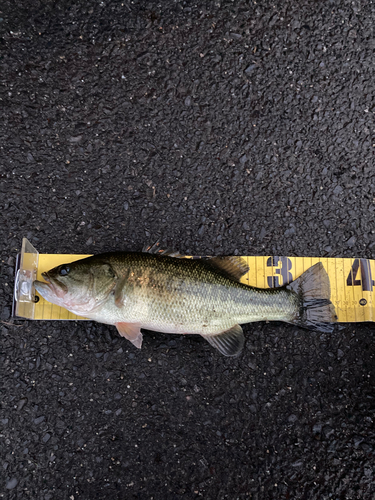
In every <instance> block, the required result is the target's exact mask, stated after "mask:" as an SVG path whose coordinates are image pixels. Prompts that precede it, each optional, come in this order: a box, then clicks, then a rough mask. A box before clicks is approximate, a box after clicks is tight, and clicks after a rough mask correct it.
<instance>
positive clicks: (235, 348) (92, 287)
mask: <svg viewBox="0 0 375 500" xmlns="http://www.w3.org/2000/svg"><path fill="white" fill-rule="evenodd" d="M147 250H148V251H142V252H113V253H103V254H98V255H94V256H91V257H87V258H84V259H80V260H77V261H75V262H71V263H69V264H62V265H59V266H57V267H55V268H53V269H51V270H50V271H48V272H45V273H43V274H42V276H43V278H44V281H35V282H34V287H35V289H36V291H37V292H38V293H39V294H40V295H41V296H42V297H43V298H44V299H45V300H47V301H49V302H52V303H53V304H56V305H58V306H62V307H64V308H66V309H68V311H71V312H72V313H74V314H77V315H80V316H84V317H86V318H88V319H91V320H95V321H98V322H100V323H105V324H108V325H115V326H116V328H117V330H118V332H119V334H120V335H121V336H123V337H125V338H126V339H128V340H129V341H130V342H132V344H133V345H134V346H135V347H137V348H141V346H142V340H143V336H142V332H141V329H147V330H153V331H156V332H163V333H177V334H197V335H201V336H202V337H203V338H204V339H205V340H207V341H208V342H209V343H210V344H211V345H212V346H213V347H215V348H216V349H217V350H218V351H219V352H220V353H222V354H223V355H225V356H238V355H239V354H240V353H241V351H242V349H243V346H244V341H245V339H244V334H243V330H242V327H241V326H240V325H242V324H246V323H251V322H256V321H267V322H269V321H284V322H287V323H291V324H293V325H297V326H299V327H303V328H306V329H310V330H317V331H321V332H332V331H333V328H334V323H335V322H336V321H337V316H336V313H335V308H334V306H333V304H332V302H331V301H330V282H329V277H328V274H327V272H326V271H325V269H324V266H323V265H322V264H321V263H318V264H315V265H314V266H312V267H310V268H309V269H307V270H306V271H305V272H304V273H303V274H302V275H301V276H300V277H299V278H297V279H296V280H294V281H292V282H291V283H289V284H287V285H285V286H283V287H279V288H273V289H272V288H271V289H261V288H255V287H252V286H249V285H246V284H244V283H241V282H240V280H241V277H242V276H243V275H244V274H245V273H247V272H248V270H249V267H248V265H247V263H246V261H245V260H244V259H243V258H241V257H237V256H224V257H211V258H202V259H190V258H185V256H182V255H180V254H179V253H177V252H173V251H171V250H160V249H159V248H158V247H155V245H153V246H152V247H148V249H147Z"/></svg>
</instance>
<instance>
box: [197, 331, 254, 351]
mask: <svg viewBox="0 0 375 500" xmlns="http://www.w3.org/2000/svg"><path fill="white" fill-rule="evenodd" d="M202 337H203V338H204V339H206V340H207V342H209V343H210V344H211V345H212V346H213V347H216V349H217V350H218V351H220V352H221V354H224V356H238V355H239V354H240V353H241V351H242V348H243V345H244V342H245V337H244V335H243V331H242V328H241V327H240V325H235V326H232V328H230V329H229V330H226V331H225V332H222V333H218V334H216V335H202Z"/></svg>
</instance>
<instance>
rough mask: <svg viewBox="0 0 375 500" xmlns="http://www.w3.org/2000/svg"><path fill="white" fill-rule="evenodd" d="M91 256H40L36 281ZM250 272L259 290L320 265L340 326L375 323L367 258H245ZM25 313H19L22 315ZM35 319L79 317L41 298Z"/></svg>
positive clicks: (374, 272)
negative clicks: (362, 322)
mask: <svg viewBox="0 0 375 500" xmlns="http://www.w3.org/2000/svg"><path fill="white" fill-rule="evenodd" d="M84 257H89V255H76V254H72V255H67V254H59V255H52V254H39V261H38V268H37V279H38V280H43V278H42V276H41V274H42V272H44V271H48V270H50V269H52V268H53V267H55V266H58V265H60V264H67V263H69V262H73V261H75V260H79V259H83V258H84ZM243 259H244V260H245V261H246V262H247V264H248V266H249V269H250V270H249V272H248V273H247V274H246V275H244V276H243V277H242V279H241V281H242V283H245V284H247V285H250V286H254V287H258V288H274V287H279V286H283V285H286V284H287V283H290V282H291V281H293V280H295V279H296V278H298V277H299V276H300V275H301V274H302V273H303V272H305V271H306V270H307V269H308V268H309V267H311V266H313V265H314V264H316V263H317V262H321V263H322V264H323V266H324V268H325V270H326V271H327V273H328V276H329V279H330V283H331V301H332V303H333V305H334V306H335V309H336V314H337V316H338V321H339V322H341V323H347V322H361V321H374V317H375V315H374V309H373V288H374V285H375V283H374V280H373V279H372V276H375V267H374V266H375V261H373V260H368V259H341V258H319V257H278V256H266V257H247V256H245V257H243ZM21 312H22V311H19V312H18V315H19V316H22V314H21ZM33 319H43V320H46V319H58V320H72V319H84V318H80V317H78V316H76V315H74V314H72V313H70V312H69V311H67V310H66V309H63V308H61V307H58V306H56V305H54V304H51V303H49V302H47V301H46V300H44V299H43V298H42V297H40V299H39V301H38V302H37V303H36V304H35V309H34V317H33Z"/></svg>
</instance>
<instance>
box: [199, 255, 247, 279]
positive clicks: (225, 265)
mask: <svg viewBox="0 0 375 500" xmlns="http://www.w3.org/2000/svg"><path fill="white" fill-rule="evenodd" d="M208 262H209V264H210V265H211V266H213V267H215V268H216V269H219V270H220V271H221V272H222V273H223V274H224V275H225V276H227V277H228V278H231V279H233V280H236V281H240V279H241V278H242V276H243V275H244V274H246V273H247V272H248V271H249V266H248V265H247V262H246V261H245V260H244V259H243V258H242V257H236V256H234V255H233V256H231V255H230V256H227V257H212V258H211V259H209V261H208Z"/></svg>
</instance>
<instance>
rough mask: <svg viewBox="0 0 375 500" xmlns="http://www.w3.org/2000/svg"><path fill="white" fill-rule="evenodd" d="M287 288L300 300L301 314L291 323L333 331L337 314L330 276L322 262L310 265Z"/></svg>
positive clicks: (318, 329)
mask: <svg viewBox="0 0 375 500" xmlns="http://www.w3.org/2000/svg"><path fill="white" fill-rule="evenodd" d="M286 288H287V289H288V290H291V291H293V292H294V293H296V294H297V296H298V302H299V314H298V316H297V317H296V318H295V319H294V320H292V321H291V323H293V324H295V325H298V326H302V327H303V328H308V329H309V330H315V331H319V332H326V333H331V332H333V329H334V324H333V323H335V322H336V321H337V316H336V312H335V307H334V305H333V304H332V302H331V300H330V296H331V287H330V283H329V277H328V274H327V272H326V270H325V269H324V266H323V264H322V263H321V262H319V263H318V264H315V265H314V266H312V267H310V268H309V269H308V270H307V271H305V272H304V273H303V274H302V275H301V276H300V277H299V278H297V279H296V280H294V281H293V282H292V283H290V284H289V285H287V287H286Z"/></svg>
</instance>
